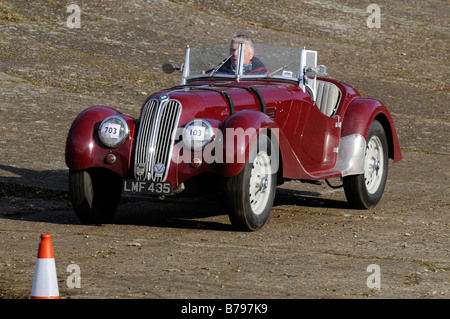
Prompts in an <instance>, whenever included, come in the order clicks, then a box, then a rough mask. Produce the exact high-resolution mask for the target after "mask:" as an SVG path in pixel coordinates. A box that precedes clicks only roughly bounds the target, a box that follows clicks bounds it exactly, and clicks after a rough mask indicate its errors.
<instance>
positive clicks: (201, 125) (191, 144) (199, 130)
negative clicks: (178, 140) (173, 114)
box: [183, 119, 214, 151]
mask: <svg viewBox="0 0 450 319" xmlns="http://www.w3.org/2000/svg"><path fill="white" fill-rule="evenodd" d="M213 139H214V130H213V128H212V126H211V124H209V122H208V121H206V120H203V119H196V120H192V121H190V122H189V123H188V124H186V126H185V127H184V130H183V141H184V144H185V145H186V146H187V147H188V148H190V149H192V150H194V151H200V150H202V149H203V148H204V147H205V146H206V145H208V144H209V143H210V142H211V141H212V140H213Z"/></svg>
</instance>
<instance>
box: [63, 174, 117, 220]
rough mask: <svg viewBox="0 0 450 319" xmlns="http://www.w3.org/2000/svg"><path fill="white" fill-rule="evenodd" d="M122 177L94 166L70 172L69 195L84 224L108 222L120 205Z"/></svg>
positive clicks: (76, 212)
mask: <svg viewBox="0 0 450 319" xmlns="http://www.w3.org/2000/svg"><path fill="white" fill-rule="evenodd" d="M121 193H122V178H121V177H120V176H119V175H117V174H116V173H114V172H112V171H109V170H106V169H102V168H93V169H88V170H82V171H70V172H69V196H70V200H71V201H72V205H73V208H74V211H75V214H76V215H77V217H78V218H79V219H80V220H81V222H82V223H84V224H104V223H107V222H108V221H109V220H110V219H111V218H112V216H113V215H114V213H115V212H116V209H117V206H118V205H119V201H120V195H121Z"/></svg>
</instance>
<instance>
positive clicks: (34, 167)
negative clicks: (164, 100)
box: [0, 0, 450, 299]
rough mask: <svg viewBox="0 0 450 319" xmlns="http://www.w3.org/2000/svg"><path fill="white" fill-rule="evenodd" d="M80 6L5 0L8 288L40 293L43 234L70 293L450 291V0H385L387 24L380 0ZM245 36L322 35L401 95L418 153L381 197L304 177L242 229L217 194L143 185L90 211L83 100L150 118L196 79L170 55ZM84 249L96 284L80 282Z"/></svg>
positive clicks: (326, 60)
mask: <svg viewBox="0 0 450 319" xmlns="http://www.w3.org/2000/svg"><path fill="white" fill-rule="evenodd" d="M75 3H77V4H79V5H80V7H81V28H74V29H70V28H68V27H67V25H66V19H67V17H68V16H69V15H70V13H67V12H66V6H67V5H68V4H69V2H68V1H67V2H66V1H43V0H42V1H19V0H1V2H0V8H1V10H0V18H1V19H0V298H6V299H9V298H28V297H29V294H30V291H31V284H32V281H33V275H34V267H35V262H36V254H37V248H38V244H39V236H40V234H42V233H50V234H52V242H53V245H54V251H55V259H56V267H57V273H58V280H59V289H60V295H61V297H62V298H71V299H79V298H288V299H289V298H448V297H449V280H448V279H449V269H450V263H449V255H450V254H449V247H450V246H449V237H448V234H449V208H450V202H449V198H450V188H449V182H450V178H449V174H450V169H449V165H448V164H449V163H450V162H449V159H450V157H449V155H450V143H449V127H450V113H449V90H450V84H449V79H448V75H449V65H448V60H449V56H448V52H449V28H448V17H449V16H450V3H449V2H448V1H440V0H429V1H416V0H411V1H395V2H394V1H387V0H386V1H384V0H383V1H377V2H376V3H377V4H378V5H379V6H380V8H381V28H368V27H367V24H366V20H367V18H368V16H369V14H370V13H367V12H366V8H367V6H368V4H369V3H370V2H367V1H353V0H347V1H331V0H330V1H327V0H310V1H288V0H283V1H278V3H277V5H274V2H273V1H265V0H264V1H258V2H257V4H255V3H254V1H247V0H241V1H215V2H213V3H214V4H211V3H210V1H156V0H155V1H143V0H133V1H131V0H130V1H100V0H91V1H75ZM235 34H249V35H250V36H252V37H253V38H254V41H255V42H257V43H266V44H273V45H283V46H297V47H303V46H306V47H307V48H309V49H315V50H318V51H319V63H320V64H325V65H327V66H328V68H329V70H330V77H333V78H336V79H340V80H342V81H344V82H347V83H350V84H352V85H353V86H355V87H356V88H357V89H358V90H359V91H360V92H361V94H362V95H363V96H367V97H373V98H377V99H379V100H381V101H383V102H384V103H385V104H386V105H387V106H388V108H389V109H390V111H391V113H392V115H393V118H394V121H395V124H396V127H397V131H398V133H399V138H400V143H401V147H402V151H403V156H404V158H403V160H402V161H401V162H399V163H397V164H395V165H392V162H391V163H390V164H391V165H390V171H389V177H388V183H387V187H386V191H385V194H384V196H383V198H382V200H381V202H380V204H379V205H378V206H377V207H376V208H374V209H371V210H352V209H349V208H348V207H347V203H346V201H345V197H344V193H343V190H342V189H337V190H335V189H331V188H328V187H327V186H326V185H319V186H314V185H307V184H302V183H300V182H290V183H286V184H285V185H283V187H280V188H279V189H278V192H277V198H276V201H275V205H274V208H273V210H272V212H271V217H270V218H269V221H268V223H267V224H266V225H265V227H264V228H263V229H262V230H260V231H258V232H255V233H245V232H236V231H234V230H233V229H232V228H231V225H230V223H229V220H228V216H227V214H226V210H225V209H224V208H222V205H220V204H219V203H217V202H216V201H215V199H213V198H208V199H206V200H205V199H203V198H189V199H175V200H167V201H159V200H157V199H144V198H136V197H126V198H123V200H122V202H121V204H120V206H119V209H118V212H117V214H116V215H115V217H114V219H113V221H112V223H111V224H108V225H102V226H86V225H82V224H80V223H79V221H78V220H77V218H76V217H75V216H74V214H73V212H72V208H71V205H70V202H69V201H68V196H67V190H68V181H67V173H68V171H67V167H66V166H65V162H64V148H65V138H66V135H67V132H68V130H69V127H70V124H71V122H72V121H73V119H74V118H75V117H76V115H77V114H78V113H79V112H81V111H82V110H84V109H85V108H87V107H89V106H92V105H98V104H101V105H109V106H112V107H115V108H117V109H118V110H120V111H121V112H123V113H125V114H129V115H131V116H138V114H139V110H140V107H141V105H142V103H143V101H144V99H145V97H146V96H147V95H148V94H150V93H151V92H154V91H156V90H158V89H162V88H165V87H168V86H173V85H176V84H178V81H179V78H178V75H176V76H167V75H164V74H163V73H162V71H161V70H160V66H161V64H162V63H163V62H166V61H169V60H170V61H174V62H180V61H181V58H182V57H183V54H184V48H185V46H186V45H187V44H190V45H195V44H200V45H206V44H218V43H226V42H228V41H229V39H230V37H231V36H233V35H235ZM337 182H339V181H337ZM70 264H77V265H79V266H80V270H81V288H69V287H68V286H67V284H66V279H67V277H68V276H69V275H70V273H69V272H67V270H66V269H67V266H68V265H70ZM371 264H376V265H378V266H379V267H380V270H381V288H380V289H371V288H369V287H368V286H367V284H366V280H367V278H368V276H369V275H370V274H371V273H369V272H368V271H367V267H368V266H369V265H371Z"/></svg>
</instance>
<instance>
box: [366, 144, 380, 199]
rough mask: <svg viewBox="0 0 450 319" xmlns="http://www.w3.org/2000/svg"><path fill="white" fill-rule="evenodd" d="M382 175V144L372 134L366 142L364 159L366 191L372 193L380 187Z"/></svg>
mask: <svg viewBox="0 0 450 319" xmlns="http://www.w3.org/2000/svg"><path fill="white" fill-rule="evenodd" d="M383 175H384V152H383V144H382V143H381V140H380V138H379V137H378V136H372V137H371V138H370V140H369V142H368V143H367V147H366V155H365V159H364V184H365V185H366V189H367V192H368V193H369V194H374V193H376V192H377V190H378V188H379V187H380V184H381V181H382V180H383Z"/></svg>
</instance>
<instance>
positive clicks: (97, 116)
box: [65, 106, 135, 177]
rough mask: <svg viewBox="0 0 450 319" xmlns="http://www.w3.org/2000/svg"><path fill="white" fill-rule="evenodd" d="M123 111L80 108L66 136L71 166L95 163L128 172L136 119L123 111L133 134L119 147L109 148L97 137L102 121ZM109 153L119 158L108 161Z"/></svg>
mask: <svg viewBox="0 0 450 319" xmlns="http://www.w3.org/2000/svg"><path fill="white" fill-rule="evenodd" d="M118 114H120V113H119V112H118V111H116V110H115V109H113V108H110V107H106V106H94V107H91V108H88V109H86V110H84V111H83V112H81V113H80V114H79V115H78V116H77V117H76V118H75V120H74V121H73V123H72V126H71V128H70V130H69V133H68V135H67V140H66V152H65V159H66V165H67V167H68V168H69V169H72V170H84V169H87V168H92V167H104V168H107V169H110V170H112V171H114V172H116V173H117V174H119V175H120V176H122V177H125V176H126V175H127V172H128V169H129V167H130V157H131V156H130V155H131V145H132V140H133V136H134V132H135V124H134V120H133V119H132V118H131V117H128V116H124V115H122V114H120V115H121V116H122V117H123V118H124V119H125V120H126V121H127V123H128V127H129V130H130V134H129V136H128V139H127V141H126V142H125V143H124V144H123V145H121V146H120V147H118V148H115V149H110V148H107V147H105V146H104V145H102V144H101V142H100V141H99V140H98V138H97V133H96V131H97V128H98V126H99V125H100V123H101V121H103V120H104V119H105V118H107V117H108V116H111V115H118ZM108 154H114V155H115V156H116V162H115V163H113V164H107V163H106V162H105V158H106V156H107V155H108Z"/></svg>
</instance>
